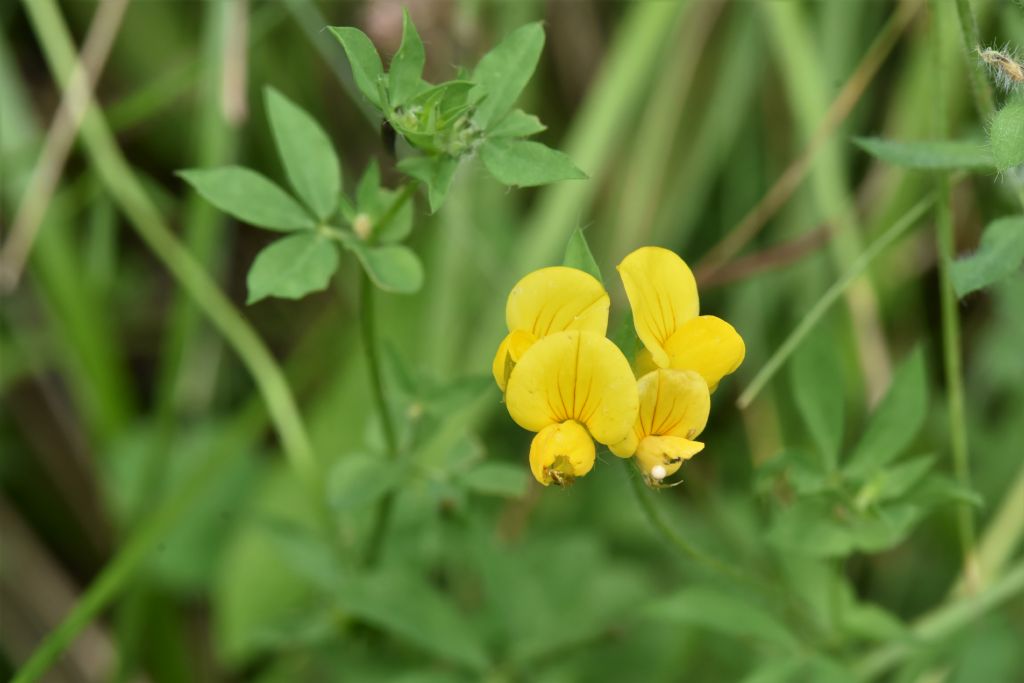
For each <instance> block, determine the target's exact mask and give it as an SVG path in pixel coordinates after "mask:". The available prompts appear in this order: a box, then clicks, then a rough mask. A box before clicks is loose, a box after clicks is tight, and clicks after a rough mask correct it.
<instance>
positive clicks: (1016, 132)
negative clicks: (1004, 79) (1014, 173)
mask: <svg viewBox="0 0 1024 683" xmlns="http://www.w3.org/2000/svg"><path fill="white" fill-rule="evenodd" d="M988 138H989V144H990V146H991V147H992V156H993V157H994V158H995V162H996V168H997V169H999V170H1000V171H1006V170H1009V169H1011V168H1013V167H1014V166H1020V165H1021V164H1024V100H1020V99H1017V100H1012V101H1011V102H1009V103H1007V104H1006V106H1004V107H1003V108H1002V109H1000V110H999V111H997V112H996V115H995V116H994V117H992V125H991V126H989V130H988Z"/></svg>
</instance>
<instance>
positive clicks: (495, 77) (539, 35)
mask: <svg viewBox="0 0 1024 683" xmlns="http://www.w3.org/2000/svg"><path fill="white" fill-rule="evenodd" d="M543 49H544V28H543V27H542V26H541V25H540V23H533V24H527V25H526V26H521V27H519V28H517V29H516V30H515V31H513V32H512V33H510V34H509V35H508V36H507V37H506V38H505V40H503V41H502V42H501V43H500V44H498V45H497V46H495V47H494V49H492V50H491V51H490V52H488V53H487V54H486V55H484V56H483V58H482V59H481V60H480V63H479V64H477V66H476V69H474V71H473V81H474V82H475V83H477V84H478V85H479V86H480V89H481V91H482V97H483V100H482V101H481V102H480V106H479V107H477V110H476V114H475V115H474V120H475V121H476V123H477V125H479V126H480V127H481V128H483V129H484V130H487V129H489V128H490V127H491V125H493V124H495V123H497V122H498V121H500V120H501V119H502V118H503V117H504V116H505V114H507V113H508V111H509V110H510V109H511V108H512V105H513V104H515V101H516V100H517V99H518V98H519V94H520V93H521V92H522V91H523V88H525V87H526V84H527V83H528V82H529V81H530V78H532V77H533V72H534V70H535V69H536V68H537V62H538V60H539V59H540V53H541V50H543Z"/></svg>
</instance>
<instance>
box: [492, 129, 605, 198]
mask: <svg viewBox="0 0 1024 683" xmlns="http://www.w3.org/2000/svg"><path fill="white" fill-rule="evenodd" d="M480 156H481V158H482V159H483V162H484V166H486V167H487V170H488V171H490V173H491V175H493V176H494V177H495V178H496V179H497V180H498V182H500V183H503V184H505V185H518V186H520V187H531V186H534V185H545V184H547V183H553V182H557V181H559V180H580V179H583V178H586V177H587V175H586V174H585V173H583V171H581V170H580V169H578V168H576V166H575V164H573V163H572V160H571V159H569V157H568V156H566V155H565V154H563V153H562V152H559V151H558V150H555V149H551V148H550V147H547V146H545V145H542V144H541V143H539V142H530V141H528V140H508V139H496V140H488V141H487V142H485V143H484V145H483V148H482V149H481V153H480Z"/></svg>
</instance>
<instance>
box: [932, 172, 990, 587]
mask: <svg viewBox="0 0 1024 683" xmlns="http://www.w3.org/2000/svg"><path fill="white" fill-rule="evenodd" d="M939 192H940V196H939V203H938V206H937V213H936V223H937V225H936V227H937V229H938V235H937V238H938V248H939V278H940V282H939V294H940V298H941V302H940V304H941V316H942V360H943V369H944V372H945V376H946V400H947V403H948V409H949V436H950V441H951V444H950V445H951V447H952V451H953V469H954V471H955V473H956V478H957V481H958V482H959V483H960V484H961V485H962V486H964V487H967V488H970V482H971V474H970V464H969V458H968V449H967V416H966V414H965V409H964V385H963V363H962V360H961V354H962V348H961V342H960V312H959V310H958V309H957V301H956V292H955V291H954V290H953V279H952V276H951V275H950V271H951V269H952V265H953V258H954V253H953V252H954V247H953V241H954V232H953V216H952V210H951V207H950V192H949V178H947V177H945V176H943V177H942V178H941V179H940V180H939ZM957 533H958V535H959V537H960V545H961V549H962V551H963V555H964V577H965V579H966V581H967V586H971V585H972V584H977V583H980V581H981V576H980V573H981V569H980V567H978V563H977V557H976V555H975V553H974V515H973V508H972V506H971V504H970V503H967V502H961V503H960V504H959V506H958V509H957Z"/></svg>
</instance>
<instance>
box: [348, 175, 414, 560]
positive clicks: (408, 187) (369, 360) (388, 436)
mask: <svg viewBox="0 0 1024 683" xmlns="http://www.w3.org/2000/svg"><path fill="white" fill-rule="evenodd" d="M415 191H416V183H414V182H408V183H406V184H405V185H404V186H403V187H402V190H401V191H400V192H399V193H398V196H396V197H395V199H394V201H392V202H391V206H390V207H388V210H387V211H386V212H385V213H384V215H383V216H381V218H380V221H378V223H377V225H376V226H374V230H380V229H381V228H382V227H384V226H386V225H387V224H388V223H389V222H391V221H392V220H394V218H395V216H397V215H398V212H399V211H400V210H401V209H402V207H403V206H404V205H405V203H406V202H407V201H409V199H410V198H411V197H412V195H413V192H415ZM361 284H362V287H361V289H362V291H361V292H360V296H361V302H360V309H361V310H360V315H362V325H361V329H362V335H363V350H364V352H365V353H366V364H367V366H368V367H369V369H370V384H371V389H372V392H373V400H374V403H375V404H376V407H377V414H378V415H380V423H381V430H382V431H383V432H384V447H385V449H386V450H387V455H388V458H389V459H390V460H391V461H392V462H394V461H395V460H397V459H398V432H397V429H396V427H395V422H394V416H393V415H392V414H391V409H390V408H389V407H388V401H387V396H386V392H385V389H384V373H383V371H382V369H381V362H380V348H379V346H380V342H379V341H378V339H377V329H376V313H375V311H374V303H373V301H374V287H373V283H372V282H370V278H369V277H368V276H367V275H366V273H365V271H364V272H363V275H362V283H361ZM394 505H395V492H394V490H391V491H389V492H388V493H387V494H386V495H385V496H384V497H383V498H382V499H381V501H380V504H379V505H378V506H377V510H376V512H375V514H374V519H373V527H372V528H371V530H370V540H369V544H368V546H367V548H366V557H365V558H364V562H365V564H366V566H372V565H374V564H376V562H377V558H378V557H379V556H380V552H381V549H382V547H383V545H384V538H385V536H386V535H387V529H388V524H389V522H390V521H391V511H392V510H393V509H394Z"/></svg>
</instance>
